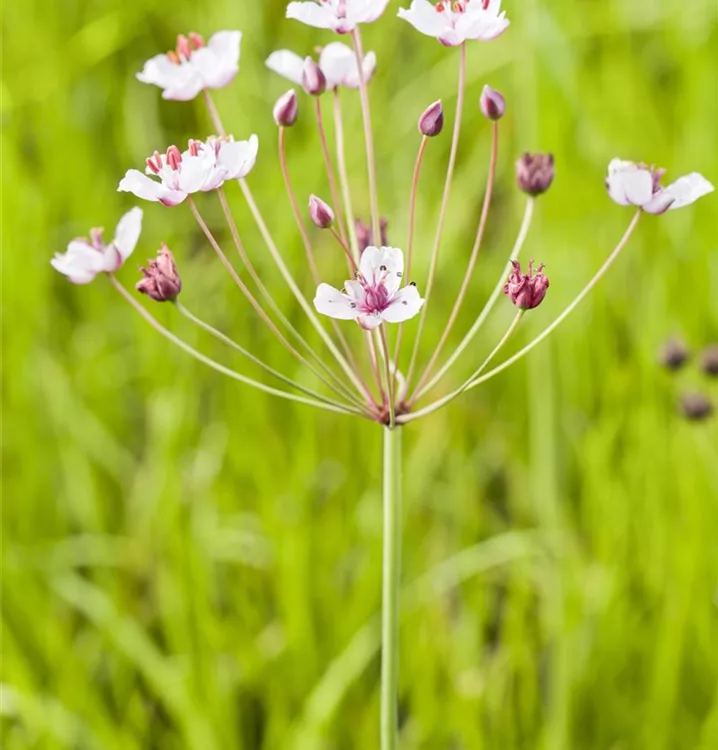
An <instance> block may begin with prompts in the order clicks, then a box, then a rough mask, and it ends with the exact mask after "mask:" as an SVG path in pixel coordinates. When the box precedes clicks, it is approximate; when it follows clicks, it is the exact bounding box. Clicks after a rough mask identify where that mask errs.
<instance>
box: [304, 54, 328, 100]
mask: <svg viewBox="0 0 718 750" xmlns="http://www.w3.org/2000/svg"><path fill="white" fill-rule="evenodd" d="M302 86H303V87H304V90H305V91H306V92H307V94H311V95H312V96H320V95H321V94H323V93H324V92H325V91H326V88H327V79H326V78H325V76H324V73H322V69H321V68H320V67H319V66H318V65H317V64H316V63H315V62H314V60H312V58H311V57H307V58H305V59H304V69H303V70H302Z"/></svg>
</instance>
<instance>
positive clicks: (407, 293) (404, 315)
mask: <svg viewBox="0 0 718 750" xmlns="http://www.w3.org/2000/svg"><path fill="white" fill-rule="evenodd" d="M423 304H424V300H423V299H422V298H421V297H420V296H419V292H418V290H417V288H416V287H415V286H411V285H410V286H405V287H404V288H403V289H400V290H399V291H398V292H397V293H396V294H395V295H394V298H393V299H392V301H391V303H390V304H389V306H388V307H387V308H386V309H385V310H384V311H383V312H382V314H381V317H382V318H383V319H384V320H385V321H386V322H387V323H403V322H404V321H405V320H409V318H413V317H414V316H415V315H417V314H418V312H419V310H421V308H422V305H423Z"/></svg>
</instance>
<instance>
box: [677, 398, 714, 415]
mask: <svg viewBox="0 0 718 750" xmlns="http://www.w3.org/2000/svg"><path fill="white" fill-rule="evenodd" d="M681 411H682V412H683V416H684V417H685V418H686V419H689V420H690V421H691V422H701V421H702V420H704V419H708V417H710V415H711V414H713V404H712V403H711V401H710V399H709V398H708V397H707V396H704V395H703V394H702V393H698V392H696V393H685V394H683V396H682V397H681Z"/></svg>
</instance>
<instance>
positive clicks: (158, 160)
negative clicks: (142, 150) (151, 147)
mask: <svg viewBox="0 0 718 750" xmlns="http://www.w3.org/2000/svg"><path fill="white" fill-rule="evenodd" d="M145 162H146V164H147V166H148V167H149V168H150V169H151V170H152V171H153V172H154V173H155V174H159V172H160V170H161V169H162V157H161V156H160V152H159V151H155V152H154V154H153V155H152V156H150V157H149V158H147V159H146V160H145Z"/></svg>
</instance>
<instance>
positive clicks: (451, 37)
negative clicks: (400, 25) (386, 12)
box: [399, 0, 509, 47]
mask: <svg viewBox="0 0 718 750" xmlns="http://www.w3.org/2000/svg"><path fill="white" fill-rule="evenodd" d="M500 11H501V0H441V2H438V3H436V2H434V3H431V2H429V0H412V3H411V6H410V7H409V10H405V9H404V8H400V9H399V18H403V19H404V20H405V21H408V22H409V23H410V24H411V25H412V26H413V27H414V28H415V29H416V30H417V31H420V32H421V33H422V34H426V35H427V36H433V37H435V38H436V39H438V40H439V41H440V42H441V43H442V44H444V45H445V46H447V47H455V46H457V45H458V44H462V43H463V42H465V41H467V40H469V39H473V40H478V41H480V42H489V41H491V40H492V39H496V37H497V36H500V35H501V34H503V33H504V31H506V29H507V28H508V26H509V21H508V19H507V18H506V12H505V11H504V12H503V13H501V12H500Z"/></svg>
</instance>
